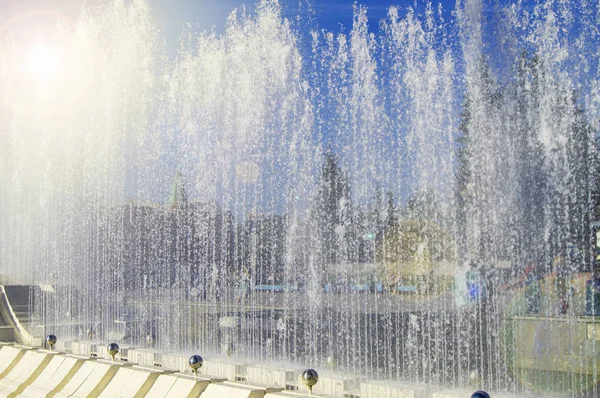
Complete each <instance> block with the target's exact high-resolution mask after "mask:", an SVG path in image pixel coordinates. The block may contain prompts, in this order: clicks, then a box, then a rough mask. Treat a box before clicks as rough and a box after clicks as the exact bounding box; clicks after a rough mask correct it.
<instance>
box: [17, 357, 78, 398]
mask: <svg viewBox="0 0 600 398" xmlns="http://www.w3.org/2000/svg"><path fill="white" fill-rule="evenodd" d="M65 359H67V357H65V356H64V355H54V356H53V357H52V359H51V360H50V362H49V363H48V365H46V367H45V368H44V370H43V371H42V372H41V374H40V375H39V376H38V377H37V378H36V379H35V380H34V381H33V382H32V383H31V384H30V385H29V386H27V387H26V388H25V390H23V391H22V392H21V394H20V395H19V397H36V396H38V397H39V396H41V395H46V394H48V393H49V392H50V391H52V388H50V389H48V390H44V389H43V388H42V387H43V386H44V385H45V384H46V383H48V382H49V381H50V380H52V377H53V376H54V375H55V374H56V373H57V372H58V370H59V369H60V367H61V366H62V365H63V363H64V362H65ZM61 380H62V379H61ZM59 382H60V380H59V381H58V382H57V383H56V384H57V385H58V383H59ZM44 391H45V392H44Z"/></svg>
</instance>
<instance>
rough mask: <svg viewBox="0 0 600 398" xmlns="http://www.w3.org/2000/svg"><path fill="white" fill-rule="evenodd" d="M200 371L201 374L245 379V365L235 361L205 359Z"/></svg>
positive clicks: (229, 378) (230, 378)
mask: <svg viewBox="0 0 600 398" xmlns="http://www.w3.org/2000/svg"><path fill="white" fill-rule="evenodd" d="M188 368H189V366H188ZM201 371H202V374H207V375H211V376H217V377H224V378H226V379H227V380H232V381H236V380H246V365H244V364H241V363H237V362H230V361H227V360H219V359H205V360H204V364H203V365H202V369H201Z"/></svg>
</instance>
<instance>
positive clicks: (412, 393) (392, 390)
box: [319, 380, 471, 398]
mask: <svg viewBox="0 0 600 398" xmlns="http://www.w3.org/2000/svg"><path fill="white" fill-rule="evenodd" d="M319 382H320V381H319ZM431 392H432V391H431V388H430V387H429V386H427V385H425V384H419V385H415V384H410V383H400V382H397V381H395V380H390V381H369V382H365V383H361V385H360V396H361V397H381V398H427V397H430V396H431ZM470 396H471V395H468V397H470Z"/></svg>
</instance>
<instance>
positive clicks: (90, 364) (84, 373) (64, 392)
mask: <svg viewBox="0 0 600 398" xmlns="http://www.w3.org/2000/svg"><path fill="white" fill-rule="evenodd" d="M95 368H96V361H95V360H94V361H85V362H84V363H83V365H81V368H79V370H77V373H75V375H74V376H73V377H72V378H71V380H69V382H68V383H67V384H66V385H65V386H64V387H62V388H61V389H60V391H58V392H56V393H55V394H52V396H55V397H58V398H67V397H70V396H72V395H74V394H75V392H76V391H77V390H78V389H79V387H81V386H82V385H83V383H85V381H86V380H87V378H88V377H89V376H90V375H91V374H92V373H93V372H94V369H95Z"/></svg>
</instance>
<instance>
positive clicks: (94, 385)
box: [71, 360, 132, 398]
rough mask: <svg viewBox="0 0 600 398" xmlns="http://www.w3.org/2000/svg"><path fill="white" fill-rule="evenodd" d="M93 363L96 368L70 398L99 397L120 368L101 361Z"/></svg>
mask: <svg viewBox="0 0 600 398" xmlns="http://www.w3.org/2000/svg"><path fill="white" fill-rule="evenodd" d="M94 362H95V365H96V366H95V367H94V369H93V371H92V373H91V374H90V375H89V376H88V377H87V378H86V379H85V381H84V382H83V383H82V384H81V386H80V387H79V388H78V389H77V391H75V392H74V393H73V394H71V396H72V397H79V398H86V397H88V396H98V395H100V393H101V392H102V391H103V390H104V388H106V386H107V385H108V384H109V383H110V381H111V380H112V379H113V377H114V376H115V374H116V373H117V371H118V370H119V369H120V368H121V366H122V365H121V366H120V365H117V364H116V363H115V364H112V363H110V362H105V361H101V360H98V361H94ZM129 366H132V365H129Z"/></svg>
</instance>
